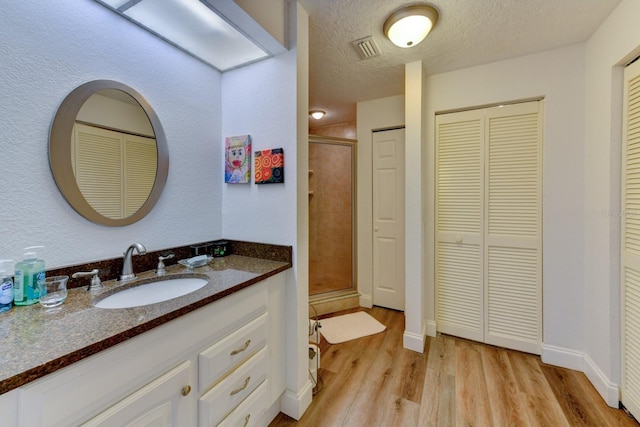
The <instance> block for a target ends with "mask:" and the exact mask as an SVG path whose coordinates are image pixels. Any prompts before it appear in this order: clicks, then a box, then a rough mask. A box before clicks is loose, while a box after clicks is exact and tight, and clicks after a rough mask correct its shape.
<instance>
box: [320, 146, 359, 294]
mask: <svg viewBox="0 0 640 427" xmlns="http://www.w3.org/2000/svg"><path fill="white" fill-rule="evenodd" d="M355 150H356V145H355V141H354V140H350V139H342V138H329V137H319V136H310V137H309V296H310V297H316V298H317V297H318V296H320V297H321V298H322V297H325V296H326V297H331V296H338V295H342V294H348V293H353V292H354V291H355V290H356V283H355V259H356V257H355V256H356V251H355V249H356V248H355V241H356V240H355V229H356V227H355V219H356V215H355V189H356V179H355V177H356V153H355Z"/></svg>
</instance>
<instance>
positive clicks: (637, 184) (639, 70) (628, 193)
mask: <svg viewBox="0 0 640 427" xmlns="http://www.w3.org/2000/svg"><path fill="white" fill-rule="evenodd" d="M624 80H625V89H624V114H623V118H624V123H623V132H624V135H623V138H624V140H623V144H622V146H623V148H622V206H621V209H622V214H623V215H622V218H621V219H622V230H621V231H622V239H621V241H622V262H621V268H622V271H621V280H622V298H621V305H622V306H621V313H622V387H621V401H622V404H623V405H624V406H626V408H627V409H628V410H629V411H630V412H631V413H632V414H633V415H634V416H635V417H636V418H638V417H640V61H637V62H635V63H633V64H631V65H629V66H628V67H627V68H626V69H625V74H624Z"/></svg>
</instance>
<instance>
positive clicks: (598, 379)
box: [583, 355, 620, 408]
mask: <svg viewBox="0 0 640 427" xmlns="http://www.w3.org/2000/svg"><path fill="white" fill-rule="evenodd" d="M583 372H584V374H585V375H586V376H587V378H588V379H589V381H591V384H593V386H594V387H595V389H596V390H597V391H598V393H600V396H602V398H603V399H604V401H605V402H607V405H609V406H611V407H612V408H617V407H618V404H619V401H620V387H619V385H618V384H615V383H612V382H611V381H609V379H608V378H607V376H606V375H605V374H604V373H603V372H602V371H601V370H600V367H599V366H598V365H596V364H595V362H594V361H593V360H591V358H590V357H589V355H585V356H584V371H583Z"/></svg>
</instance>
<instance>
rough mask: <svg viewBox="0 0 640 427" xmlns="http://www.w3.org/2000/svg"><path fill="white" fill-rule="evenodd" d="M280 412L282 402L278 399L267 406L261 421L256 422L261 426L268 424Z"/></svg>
mask: <svg viewBox="0 0 640 427" xmlns="http://www.w3.org/2000/svg"><path fill="white" fill-rule="evenodd" d="M279 413H280V403H279V402H278V401H277V400H276V401H275V402H274V404H273V405H271V407H269V408H267V410H266V411H265V412H264V414H263V415H262V417H261V421H260V422H258V423H256V425H259V426H268V425H269V424H271V421H273V420H274V419H275V418H276V417H277V416H278V414H279Z"/></svg>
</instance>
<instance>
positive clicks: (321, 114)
mask: <svg viewBox="0 0 640 427" xmlns="http://www.w3.org/2000/svg"><path fill="white" fill-rule="evenodd" d="M309 114H311V117H313V118H314V119H316V120H320V119H321V118H323V117H324V115H325V114H327V113H325V112H324V111H322V110H311V111H309Z"/></svg>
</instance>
